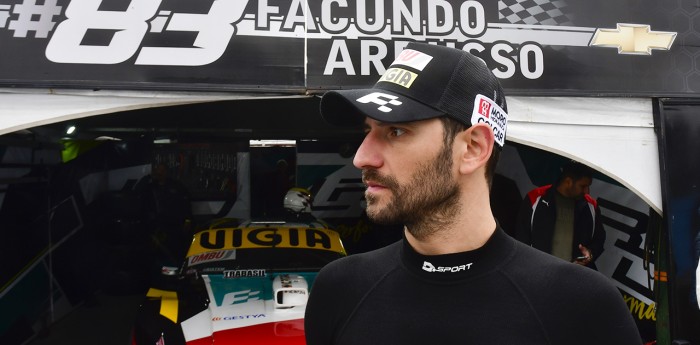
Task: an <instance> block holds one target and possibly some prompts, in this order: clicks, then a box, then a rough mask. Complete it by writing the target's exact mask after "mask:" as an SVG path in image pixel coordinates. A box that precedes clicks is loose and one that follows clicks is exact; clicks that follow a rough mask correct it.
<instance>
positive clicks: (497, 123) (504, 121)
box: [472, 95, 508, 147]
mask: <svg viewBox="0 0 700 345" xmlns="http://www.w3.org/2000/svg"><path fill="white" fill-rule="evenodd" d="M481 122H484V123H486V124H487V125H489V126H491V128H493V135H494V137H495V139H496V143H498V145H500V146H501V147H503V145H504V144H505V140H506V127H507V126H508V114H506V112H505V111H504V110H503V109H502V108H501V107H499V106H498V104H496V103H494V102H493V101H492V100H491V99H490V98H488V97H486V96H484V95H476V98H474V111H473V112H472V125H475V124H477V123H481Z"/></svg>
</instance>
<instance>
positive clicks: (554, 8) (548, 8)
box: [498, 0, 573, 25]
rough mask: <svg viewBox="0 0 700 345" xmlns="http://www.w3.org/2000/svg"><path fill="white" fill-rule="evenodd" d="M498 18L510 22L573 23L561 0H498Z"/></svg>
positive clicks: (530, 23) (531, 23)
mask: <svg viewBox="0 0 700 345" xmlns="http://www.w3.org/2000/svg"><path fill="white" fill-rule="evenodd" d="M498 19H499V20H501V21H503V20H505V21H506V22H508V23H511V24H527V25H534V24H540V25H572V24H573V23H572V22H571V19H570V18H569V16H567V4H566V2H565V1H563V0H499V1H498Z"/></svg>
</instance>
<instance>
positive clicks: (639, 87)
mask: <svg viewBox="0 0 700 345" xmlns="http://www.w3.org/2000/svg"><path fill="white" fill-rule="evenodd" d="M694 6H695V1H694V0H680V1H653V0H634V1H632V0H625V1H623V0H498V1H495V0H494V1H487V0H479V1H475V0H471V1H469V0H468V1H449V0H353V1H349V0H292V1H289V0H216V1H214V0H198V1H191V0H189V1H188V0H138V1H137V0H133V1H129V0H101V1H100V0H0V47H2V49H0V85H8V86H40V87H46V86H69V87H72V86H74V87H89V88H127V89H176V90H200V89H202V90H224V91H226V90H259V91H280V90H282V91H284V90H286V91H289V92H307V91H309V90H310V91H311V92H315V91H323V90H326V89H336V88H350V87H358V86H367V85H371V84H373V83H374V82H375V81H376V80H377V79H378V77H379V76H380V75H381V74H382V73H383V72H384V71H385V69H386V68H387V67H388V66H389V65H390V64H391V62H392V61H393V60H394V57H395V56H396V54H398V53H399V52H400V51H401V49H402V48H403V47H404V46H405V45H406V44H408V42H411V41H420V42H427V43H431V44H440V45H447V46H451V47H456V48H458V49H463V50H467V51H470V52H472V53H474V54H475V55H477V56H479V57H481V58H482V59H483V60H484V61H486V63H487V64H488V65H489V67H491V68H492V70H493V72H494V74H495V75H496V76H497V77H498V78H500V79H501V80H502V82H503V84H504V86H505V87H506V89H510V90H512V91H516V92H523V93H545V94H555V93H593V94H601V93H605V94H635V95H640V94H641V95H650V94H653V95H658V94H663V95H674V94H682V95H689V94H693V93H697V92H698V91H700V70H699V69H700V66H698V65H697V64H694V63H693V56H694V53H695V51H694V50H693V48H692V47H694V46H696V45H697V43H700V42H694V41H693V40H695V39H696V38H695V37H696V36H695V35H694V33H693V25H692V23H693V21H694V20H696V19H697V18H700V14H699V13H698V11H695V7H694Z"/></svg>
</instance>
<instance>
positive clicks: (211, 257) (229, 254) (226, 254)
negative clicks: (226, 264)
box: [189, 250, 236, 266]
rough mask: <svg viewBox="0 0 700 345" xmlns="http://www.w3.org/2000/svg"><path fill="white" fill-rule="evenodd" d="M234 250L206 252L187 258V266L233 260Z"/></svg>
mask: <svg viewBox="0 0 700 345" xmlns="http://www.w3.org/2000/svg"><path fill="white" fill-rule="evenodd" d="M235 259H236V251H235V250H219V251H215V252H206V253H202V254H198V255H193V256H190V257H189V266H194V265H199V264H203V263H207V262H212V261H221V260H235Z"/></svg>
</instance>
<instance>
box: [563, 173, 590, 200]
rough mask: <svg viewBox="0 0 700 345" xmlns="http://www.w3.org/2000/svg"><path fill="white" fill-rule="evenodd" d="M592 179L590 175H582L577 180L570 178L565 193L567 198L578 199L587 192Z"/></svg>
mask: <svg viewBox="0 0 700 345" xmlns="http://www.w3.org/2000/svg"><path fill="white" fill-rule="evenodd" d="M592 183H593V180H592V179H591V178H590V177H582V178H580V179H578V180H573V179H572V180H571V183H570V184H569V188H568V191H567V195H566V196H568V197H569V198H572V199H576V200H580V199H582V198H583V196H584V195H586V194H589V193H590V190H591V184H592Z"/></svg>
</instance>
